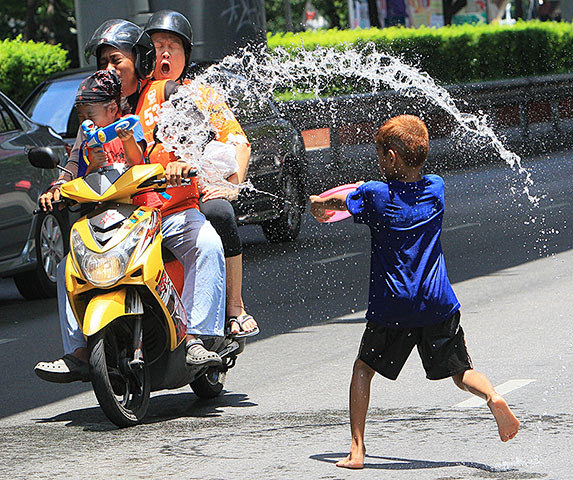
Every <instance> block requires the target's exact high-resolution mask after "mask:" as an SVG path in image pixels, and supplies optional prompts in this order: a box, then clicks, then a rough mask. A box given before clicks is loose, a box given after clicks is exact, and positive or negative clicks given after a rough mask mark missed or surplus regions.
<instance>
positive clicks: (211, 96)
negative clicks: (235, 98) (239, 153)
mask: <svg viewBox="0 0 573 480" xmlns="http://www.w3.org/2000/svg"><path fill="white" fill-rule="evenodd" d="M190 83H191V80H189V79H185V80H183V84H184V85H189V84H190ZM193 101H194V102H195V103H196V104H197V106H198V107H199V109H200V110H201V111H207V112H209V122H210V123H211V125H212V126H213V129H214V130H215V139H216V140H218V141H219V142H222V143H227V142H229V141H231V143H246V144H247V145H249V141H248V139H247V136H246V135H245V131H244V130H243V128H242V127H241V125H240V124H239V122H238V121H237V119H236V118H235V115H234V114H233V112H232V111H231V109H230V108H229V106H228V105H227V103H226V102H225V101H224V100H223V98H222V97H221V95H219V94H218V93H217V91H216V90H215V89H214V88H213V87H211V86H208V85H199V95H198V96H197V97H195V98H193Z"/></svg>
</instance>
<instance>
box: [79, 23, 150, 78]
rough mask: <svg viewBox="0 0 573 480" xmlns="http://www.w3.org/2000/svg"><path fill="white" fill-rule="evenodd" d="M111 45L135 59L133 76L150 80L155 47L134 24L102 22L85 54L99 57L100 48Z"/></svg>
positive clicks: (145, 34)
mask: <svg viewBox="0 0 573 480" xmlns="http://www.w3.org/2000/svg"><path fill="white" fill-rule="evenodd" d="M103 45H111V46H112V47H115V48H119V49H120V50H123V51H126V52H132V53H133V55H134V57H135V62H134V63H135V74H136V75H137V76H138V78H141V79H144V78H150V77H151V76H152V75H153V70H154V69H155V47H154V46H153V42H152V41H151V38H150V36H149V35H148V34H147V33H145V32H144V31H143V29H142V28H141V27H138V26H137V25H136V24H135V23H131V22H128V21H127V20H122V19H117V18H116V19H112V20H106V21H105V22H103V23H102V24H101V25H100V26H99V27H98V28H97V29H96V31H95V32H94V33H93V35H92V38H91V39H90V40H89V41H88V42H87V43H86V47H85V54H86V58H87V59H88V60H89V57H90V55H95V56H96V57H99V50H100V47H101V46H103Z"/></svg>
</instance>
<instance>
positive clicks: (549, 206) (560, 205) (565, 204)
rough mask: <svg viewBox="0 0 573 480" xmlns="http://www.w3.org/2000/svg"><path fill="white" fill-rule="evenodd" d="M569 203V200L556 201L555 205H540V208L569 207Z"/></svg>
mask: <svg viewBox="0 0 573 480" xmlns="http://www.w3.org/2000/svg"><path fill="white" fill-rule="evenodd" d="M568 205H569V204H568V203H567V202H563V203H556V204H555V205H546V206H545V207H539V210H553V209H556V208H561V207H567V206H568Z"/></svg>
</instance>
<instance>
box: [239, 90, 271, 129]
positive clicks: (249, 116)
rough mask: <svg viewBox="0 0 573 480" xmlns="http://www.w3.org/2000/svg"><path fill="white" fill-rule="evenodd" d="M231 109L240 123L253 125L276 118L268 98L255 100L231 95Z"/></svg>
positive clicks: (244, 96)
mask: <svg viewBox="0 0 573 480" xmlns="http://www.w3.org/2000/svg"><path fill="white" fill-rule="evenodd" d="M229 107H230V108H231V110H232V111H233V113H234V114H235V116H236V117H237V119H238V120H239V123H241V124H243V123H253V122H261V121H263V120H268V119H270V118H272V117H276V112H275V111H274V109H273V107H272V105H271V103H270V102H269V101H268V100H267V99H266V98H256V99H255V98H253V97H248V96H246V95H241V94H237V93H236V91H235V92H233V93H232V94H231V95H230V99H229Z"/></svg>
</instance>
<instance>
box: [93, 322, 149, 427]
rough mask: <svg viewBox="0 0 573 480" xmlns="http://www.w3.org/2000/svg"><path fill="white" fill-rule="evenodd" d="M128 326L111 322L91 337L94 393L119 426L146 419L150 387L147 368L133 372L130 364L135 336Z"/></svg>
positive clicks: (131, 424)
mask: <svg viewBox="0 0 573 480" xmlns="http://www.w3.org/2000/svg"><path fill="white" fill-rule="evenodd" d="M120 327H124V328H120ZM127 327H128V326H127V325H126V324H123V325H115V324H111V325H109V326H107V327H106V328H104V329H103V330H102V331H100V332H98V333H96V334H95V335H93V336H92V337H90V338H89V339H88V349H89V355H90V359H89V363H90V377H91V381H92V386H93V389H94V392H95V395H96V397H97V399H98V402H99V404H100V406H101V408H102V410H103V411H104V413H105V415H106V416H107V418H109V419H110V420H111V421H112V422H113V423H115V424H116V425H117V426H118V427H130V426H133V425H137V424H138V423H140V422H141V421H142V420H143V417H144V416H145V414H146V412H147V407H148V405H149V395H150V386H151V379H150V376H149V370H148V369H147V368H145V367H143V368H141V370H140V371H134V370H131V368H130V367H129V361H130V360H131V356H132V354H133V337H132V335H131V332H130V329H129V328H127Z"/></svg>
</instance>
